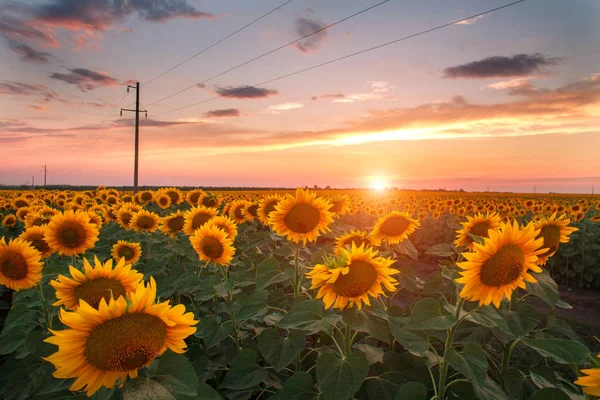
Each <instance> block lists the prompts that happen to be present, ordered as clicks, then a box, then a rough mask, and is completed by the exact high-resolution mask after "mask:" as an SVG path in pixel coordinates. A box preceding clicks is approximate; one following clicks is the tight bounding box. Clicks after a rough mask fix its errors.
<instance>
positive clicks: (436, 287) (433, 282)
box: [423, 271, 444, 295]
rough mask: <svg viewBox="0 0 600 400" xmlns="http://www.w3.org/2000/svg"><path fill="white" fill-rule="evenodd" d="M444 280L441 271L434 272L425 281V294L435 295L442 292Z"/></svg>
mask: <svg viewBox="0 0 600 400" xmlns="http://www.w3.org/2000/svg"><path fill="white" fill-rule="evenodd" d="M443 284H444V280H443V278H442V272H441V271H434V272H432V273H431V274H429V275H428V276H427V279H425V285H424V286H423V294H425V295H434V294H437V293H439V292H440V289H441V288H442V285H443Z"/></svg>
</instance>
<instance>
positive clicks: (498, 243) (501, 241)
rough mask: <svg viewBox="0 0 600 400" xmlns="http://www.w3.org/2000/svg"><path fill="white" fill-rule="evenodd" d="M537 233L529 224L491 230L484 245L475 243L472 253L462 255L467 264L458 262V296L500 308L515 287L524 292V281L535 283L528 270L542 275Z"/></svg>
mask: <svg viewBox="0 0 600 400" xmlns="http://www.w3.org/2000/svg"><path fill="white" fill-rule="evenodd" d="M539 233H540V231H539V230H536V229H535V227H534V225H533V224H532V223H530V224H529V225H527V226H526V227H525V228H523V229H519V225H518V223H517V221H513V224H512V225H511V224H510V223H507V224H505V223H501V225H500V228H498V229H497V230H490V231H489V237H487V238H484V239H483V240H484V244H479V243H474V244H473V250H474V252H473V253H471V252H465V253H462V255H463V257H464V258H466V259H467V261H465V262H459V263H457V265H458V266H459V267H460V268H462V269H463V271H461V272H460V274H461V275H462V276H461V277H460V278H458V279H456V282H458V283H464V284H465V287H464V288H463V289H462V290H461V292H460V296H461V297H463V298H465V299H467V300H470V301H479V305H488V304H490V303H494V305H495V306H496V308H499V307H500V302H501V301H502V298H503V297H505V296H506V298H508V299H510V296H511V294H512V292H513V291H514V290H515V289H516V288H517V287H520V288H522V289H525V281H527V282H537V281H536V279H535V278H534V277H533V276H532V275H531V274H530V273H529V270H531V271H533V272H542V269H541V268H540V267H538V266H537V265H536V262H537V260H538V257H537V256H538V254H541V253H543V252H544V251H546V250H545V249H543V248H540V246H542V245H543V243H544V239H543V238H542V237H538V235H539Z"/></svg>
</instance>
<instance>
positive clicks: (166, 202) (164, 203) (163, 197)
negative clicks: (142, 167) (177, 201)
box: [156, 193, 173, 210]
mask: <svg viewBox="0 0 600 400" xmlns="http://www.w3.org/2000/svg"><path fill="white" fill-rule="evenodd" d="M172 203H173V200H171V197H170V196H169V195H168V194H166V193H160V194H159V195H157V196H156V204H158V206H159V207H160V208H162V209H163V210H166V209H167V208H169V207H170V206H171V204H172Z"/></svg>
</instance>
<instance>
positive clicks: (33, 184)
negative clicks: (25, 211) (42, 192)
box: [31, 175, 35, 189]
mask: <svg viewBox="0 0 600 400" xmlns="http://www.w3.org/2000/svg"><path fill="white" fill-rule="evenodd" d="M34 187H35V176H33V175H31V188H32V189H33V188H34Z"/></svg>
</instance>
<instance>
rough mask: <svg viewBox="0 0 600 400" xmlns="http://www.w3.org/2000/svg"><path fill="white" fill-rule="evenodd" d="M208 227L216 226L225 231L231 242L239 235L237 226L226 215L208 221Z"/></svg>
mask: <svg viewBox="0 0 600 400" xmlns="http://www.w3.org/2000/svg"><path fill="white" fill-rule="evenodd" d="M207 225H212V226H216V227H217V228H219V229H222V230H224V231H225V233H227V236H229V238H230V239H231V240H234V239H235V237H236V236H237V234H238V231H237V225H236V224H235V222H234V221H233V220H232V219H231V218H229V217H228V216H226V215H218V216H216V217H214V218H212V219H211V220H210V221H208V223H207Z"/></svg>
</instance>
